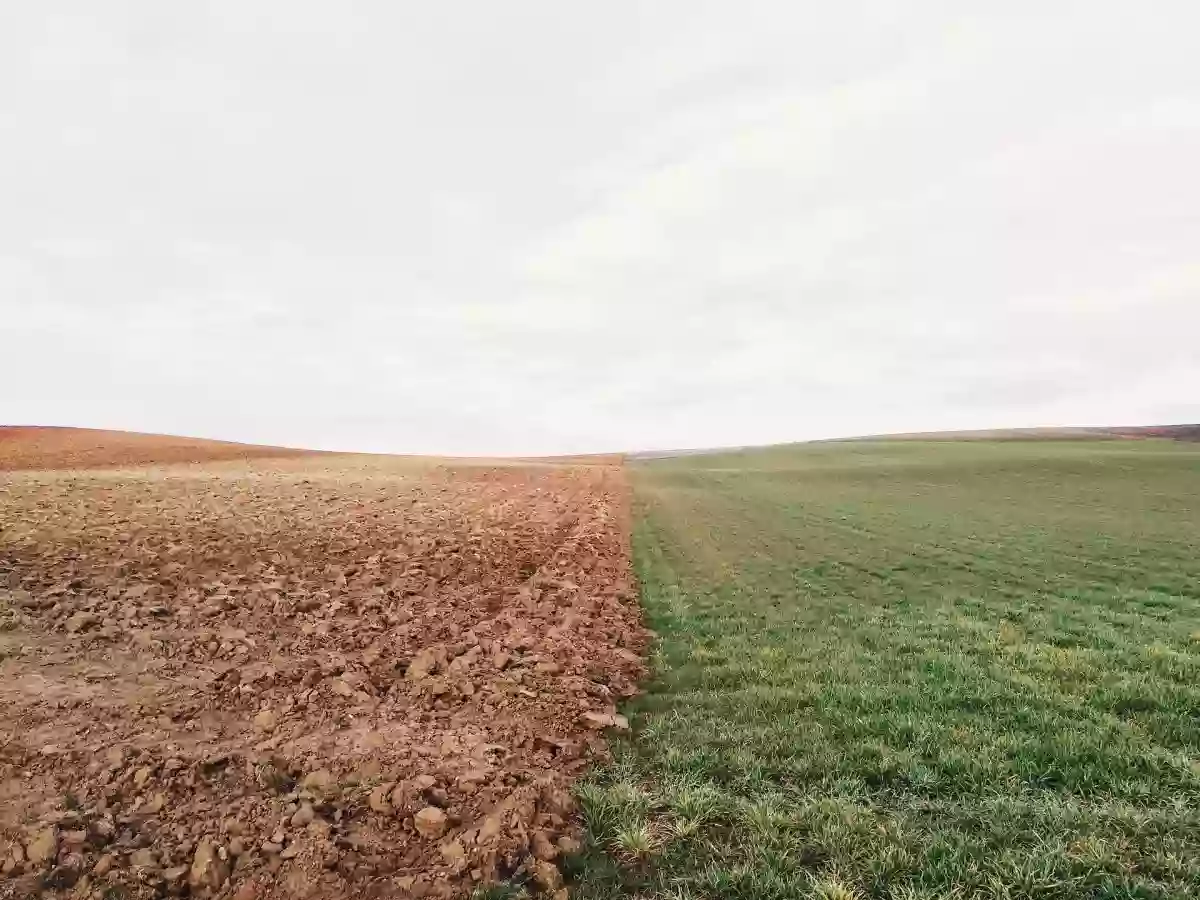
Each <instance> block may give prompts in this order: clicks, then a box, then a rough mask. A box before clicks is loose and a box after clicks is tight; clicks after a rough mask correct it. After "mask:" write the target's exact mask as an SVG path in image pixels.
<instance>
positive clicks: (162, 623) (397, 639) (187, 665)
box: [0, 438, 645, 900]
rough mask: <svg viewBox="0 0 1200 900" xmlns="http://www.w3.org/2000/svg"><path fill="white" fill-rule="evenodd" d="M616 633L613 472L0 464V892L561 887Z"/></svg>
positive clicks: (611, 719)
mask: <svg viewBox="0 0 1200 900" xmlns="http://www.w3.org/2000/svg"><path fill="white" fill-rule="evenodd" d="M10 439H11V438H10ZM72 452H75V451H72ZM122 452H124V451H122ZM174 454H175V451H174V450H170V451H169V452H168V458H169V459H171V460H175V459H177V458H178V457H176V456H175V455H174ZM119 455H120V454H117V456H119ZM25 458H26V459H31V457H30V456H28V455H27V456H26V457H25ZM97 458H99V457H98V456H89V457H88V459H89V460H91V459H97ZM110 458H114V459H115V457H114V456H112V455H110ZM11 459H12V457H10V461H11ZM129 459H130V457H128V456H124V457H121V460H120V462H121V464H127V463H128V461H129ZM44 467H45V461H44V460H43V462H42V463H41V464H39V465H37V466H31V468H38V469H42V468H44ZM644 646H645V632H644V630H643V628H642V627H641V624H640V619H639V613H638V609H637V605H636V601H635V598H634V593H633V590H632V584H631V576H630V569H629V557H628V509H627V491H626V485H625V483H624V478H623V472H622V470H621V469H620V468H619V467H618V466H606V465H596V464H593V465H588V466H566V465H560V466H552V465H541V466H536V467H535V466H468V465H454V466H445V465H430V464H427V463H419V462H413V461H404V460H398V459H395V458H388V457H354V456H335V455H319V456H308V457H296V458H290V459H278V460H259V461H250V462H238V463H210V464H206V465H203V466H190V467H156V468H143V469H138V470H121V471H25V472H18V473H10V474H7V475H3V476H0V866H2V869H0V897H10V896H11V897H24V896H38V895H39V893H38V892H39V891H44V892H46V895H47V896H54V897H58V896H73V897H75V896H77V897H96V898H116V897H128V898H143V897H158V896H170V895H191V896H220V897H235V898H238V900H249V898H275V897H281V898H282V897H288V898H292V897H311V898H317V897H320V898H344V897H352V896H353V897H421V896H428V897H451V896H465V895H468V894H469V893H470V892H471V890H472V889H473V888H474V887H475V886H477V885H479V884H481V883H485V882H489V881H495V880H500V879H514V880H518V881H528V882H529V883H530V884H531V887H532V888H533V889H534V890H535V891H541V892H542V893H544V894H545V895H547V896H550V895H554V896H558V897H561V896H565V889H563V888H561V887H560V878H561V874H560V869H559V868H558V865H559V864H560V863H561V861H562V858H563V855H564V854H569V853H571V852H572V851H573V850H574V849H575V847H576V844H575V840H576V838H577V826H576V824H575V816H574V809H573V805H572V801H571V796H570V793H569V788H570V784H571V781H572V779H573V778H574V777H575V776H577V775H578V774H579V773H580V772H581V771H583V770H584V769H585V768H586V767H587V766H588V765H589V764H590V763H591V762H592V761H593V760H594V759H596V758H597V757H602V756H603V754H604V752H605V749H604V741H603V734H604V731H605V729H606V728H607V727H623V726H624V721H623V720H622V719H621V718H620V717H619V716H617V715H615V702H616V701H617V700H619V699H620V698H622V697H626V696H629V695H631V694H632V693H634V691H635V684H636V681H637V679H638V678H639V676H640V675H641V674H642V663H641V657H642V652H643V650H644Z"/></svg>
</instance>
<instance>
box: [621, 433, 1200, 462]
mask: <svg viewBox="0 0 1200 900" xmlns="http://www.w3.org/2000/svg"><path fill="white" fill-rule="evenodd" d="M1146 438H1159V439H1168V440H1176V441H1200V425H1128V426H1122V425H1115V426H1111V427H1103V426H1097V427H1087V428H1068V427H1062V428H988V429H979V430H975V431H912V432H905V433H901V434H869V435H862V436H859V437H844V438H824V439H821V440H815V441H799V442H797V443H810V444H824V443H837V442H845V441H1096V440H1101V441H1103V440H1110V441H1117V440H1122V439H1126V440H1128V439H1146ZM773 446H786V445H773ZM754 449H759V448H758V447H756V446H747V445H741V446H728V447H697V448H689V449H686V450H645V451H640V452H636V453H629V454H626V455H627V456H628V457H629V458H630V459H665V458H667V457H676V456H699V455H703V454H710V453H737V452H739V451H741V450H754Z"/></svg>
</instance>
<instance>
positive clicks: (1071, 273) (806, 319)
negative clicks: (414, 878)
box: [0, 0, 1200, 453]
mask: <svg viewBox="0 0 1200 900" xmlns="http://www.w3.org/2000/svg"><path fill="white" fill-rule="evenodd" d="M57 9H58V10H59V12H57V13H54V14H50V13H49V12H47V11H44V10H42V9H40V8H37V7H33V6H31V7H29V8H28V9H27V10H25V11H24V12H23V13H22V14H21V15H19V16H15V17H13V18H14V21H13V23H12V27H11V28H7V29H6V32H5V34H4V35H2V36H0V58H2V59H4V60H5V62H4V63H3V69H0V194H2V195H3V196H4V197H6V198H7V202H6V203H5V205H4V207H3V208H2V209H0V316H2V321H3V323H4V325H3V328H4V339H5V354H4V356H3V359H2V360H0V420H4V421H32V422H47V423H56V424H80V425H96V426H105V427H128V428H137V429H144V430H162V431H173V432H184V433H193V434H203V435H211V436H215V437H229V438H239V439H243V440H260V441H270V442H283V443H293V444H300V445H309V446H320V447H341V448H351V449H372V450H396V451H414V452H447V453H470V452H480V453H490V452H515V453H528V452H568V451H580V450H590V449H612V448H640V447H662V446H684V445H709V444H729V443H746V442H754V441H774V440H787V439H796V438H803V437H816V436H827V435H834V434H848V433H863V432H878V431H885V430H918V429H926V428H938V427H945V428H960V427H972V426H991V425H1022V424H1052V423H1081V422H1102V421H1108V422H1122V423H1124V422H1139V421H1142V422H1152V421H1156V420H1161V419H1173V420H1180V419H1200V403H1198V402H1197V401H1195V400H1194V399H1193V397H1194V394H1195V390H1194V386H1195V384H1197V383H1200V380H1198V379H1197V376H1200V356H1198V355H1197V354H1196V352H1195V351H1194V349H1193V347H1192V343H1193V342H1192V341H1190V340H1189V336H1191V335H1194V334H1196V333H1200V302H1198V300H1200V298H1198V297H1197V293H1198V291H1200V283H1198V282H1200V279H1198V278H1197V270H1196V269H1195V250H1194V248H1195V247H1197V246H1200V217H1197V216H1196V214H1195V210H1196V209H1200V181H1197V179H1195V178H1194V177H1193V169H1194V160H1195V159H1196V158H1198V157H1200V62H1197V58H1196V55H1195V53H1194V48H1193V46H1192V44H1193V41H1192V36H1193V35H1194V34H1195V33H1196V29H1197V26H1200V12H1197V10H1196V9H1195V8H1194V6H1193V5H1192V4H1188V3H1184V2H1164V3H1162V4H1160V5H1157V6H1156V7H1155V11H1154V13H1155V14H1154V15H1149V14H1147V12H1146V10H1145V9H1144V7H1138V6H1137V5H1135V4H1132V3H1129V2H1123V0H1106V2H1088V3H1062V4H1055V5H1054V6H1053V7H1052V8H1048V7H1047V5H1046V4H1040V3H1039V4H1034V3H1021V2H1015V3H1008V4H1003V5H998V6H992V7H990V8H989V9H988V10H987V11H986V12H983V11H981V8H975V9H970V8H968V7H965V6H964V5H963V4H961V3H951V2H933V0H926V2H921V3H916V4H908V5H904V8H903V9H902V10H901V9H900V8H899V7H898V6H897V5H895V4H890V3H882V2H865V0H864V2H857V3H846V4H838V5H836V6H830V5H829V4H791V3H781V2H759V3H749V4H738V5H731V4H726V3H699V2H686V3H685V2H663V3H655V4H636V3H632V2H618V3H613V4H607V5H604V6H602V7H596V8H594V9H593V10H592V11H591V13H590V14H589V15H582V14H581V13H580V11H579V9H578V8H567V7H566V6H564V5H562V4H555V3H549V2H517V3H512V4H503V5H500V4H495V5H493V4H485V3H481V2H470V3H469V2H453V3H447V4H439V5H437V6H436V7H429V8H427V9H422V10H421V11H419V12H416V13H414V12H413V11H411V10H409V9H407V8H404V7H395V6H391V5H386V4H372V5H369V6H368V7H355V8H353V9H350V8H345V9H343V8H334V7H331V6H328V5H324V4H311V3H288V4H283V3H275V2H270V3H249V4H247V3H215V4H209V5H206V6H202V7H188V8H187V9H182V8H170V9H168V8H167V7H163V6H161V5H158V4H151V3H139V2H134V3H131V4H127V5H125V6H123V7H120V8H106V9H105V10H104V13H103V15H101V14H99V13H97V12H95V10H94V8H93V7H92V6H90V5H88V4H83V3H79V4H76V5H75V6H74V8H73V10H72V9H70V8H69V7H63V6H62V5H59V6H58V7H57Z"/></svg>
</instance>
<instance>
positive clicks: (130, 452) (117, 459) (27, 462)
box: [0, 425, 312, 471]
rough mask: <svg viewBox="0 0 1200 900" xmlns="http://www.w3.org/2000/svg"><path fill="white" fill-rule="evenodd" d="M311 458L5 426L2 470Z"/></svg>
mask: <svg viewBox="0 0 1200 900" xmlns="http://www.w3.org/2000/svg"><path fill="white" fill-rule="evenodd" d="M309 455H312V451H310V450H289V449H287V448H284V447H262V446H258V445H256V444H233V443H229V442H227V441H206V440H202V439H201V438H187V437H175V436H173V435H167V434H139V433H137V432H133V431H98V430H95V429H92V428H46V427H40V426H25V425H0V471H3V470H9V471H13V470H20V469H95V468H104V467H114V466H141V465H152V464H165V463H197V462H213V461H217V460H236V459H259V458H262V457H292V456H309Z"/></svg>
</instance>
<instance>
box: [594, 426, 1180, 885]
mask: <svg viewBox="0 0 1200 900" xmlns="http://www.w3.org/2000/svg"><path fill="white" fill-rule="evenodd" d="M633 477H634V484H635V496H636V498H637V510H638V524H637V526H636V531H635V546H634V552H635V561H636V565H637V568H638V574H639V576H640V578H641V581H642V588H643V597H644V602H645V605H646V609H647V616H648V619H649V623H650V626H651V627H652V628H654V629H655V630H656V631H657V633H658V636H659V641H658V647H657V650H656V653H655V657H654V660H653V662H654V666H655V676H654V679H653V680H652V681H651V682H650V684H649V685H648V691H647V693H646V694H645V695H644V696H643V697H641V698H640V699H638V700H637V701H636V702H635V703H634V704H632V705H631V708H630V710H629V711H630V712H631V714H632V721H633V731H632V733H631V736H630V737H629V738H628V739H627V740H624V741H621V742H619V743H618V746H617V748H616V754H617V756H616V761H615V763H614V764H613V765H611V766H610V767H608V768H607V769H606V770H605V771H603V772H601V773H600V774H598V775H597V776H596V778H595V779H594V780H593V781H592V782H591V783H589V784H586V785H584V786H583V788H582V789H581V798H582V802H583V806H584V810H585V816H586V819H587V822H588V828H589V845H588V848H587V850H586V852H585V854H584V855H583V856H582V857H581V858H580V859H578V860H576V862H575V866H574V872H573V874H574V875H575V876H576V877H577V878H579V888H578V889H577V890H578V896H583V897H596V898H601V897H617V896H622V897H629V896H634V897H643V898H660V897H661V898H668V897H670V898H686V897H695V898H699V897H705V898H755V900H758V898H785V897H787V898H792V897H797V898H799V897H818V898H854V897H862V898H867V897H872V898H934V897H940V898H951V897H963V898H965V897H989V898H1033V897H1038V898H1083V897H1087V898H1118V897H1129V898H1132V897H1146V898H1150V897H1155V898H1160V897H1179V898H1182V897H1197V896H1200V445H1196V444H1191V445H1189V444H1184V443H1171V442H1167V441H1062V442H1056V441H1046V442H1032V441H1029V442H1025V441H1022V442H961V443H915V442H914V443H886V442H873V443H845V444H824V445H807V446H795V447H783V448H773V449H769V450H761V451H751V452H745V453H736V454H725V455H716V456H703V457H689V458H681V459H672V460H658V461H653V462H645V463H638V464H635V466H634V471H633Z"/></svg>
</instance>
